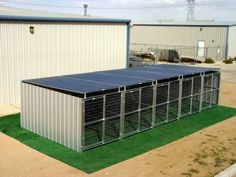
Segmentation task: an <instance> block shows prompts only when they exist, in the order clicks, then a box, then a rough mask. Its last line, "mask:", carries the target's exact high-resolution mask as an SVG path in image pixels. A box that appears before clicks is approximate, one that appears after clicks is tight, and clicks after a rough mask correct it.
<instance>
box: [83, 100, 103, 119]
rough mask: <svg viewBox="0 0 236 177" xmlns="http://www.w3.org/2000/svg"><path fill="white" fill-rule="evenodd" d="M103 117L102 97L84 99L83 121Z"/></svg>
mask: <svg viewBox="0 0 236 177" xmlns="http://www.w3.org/2000/svg"><path fill="white" fill-rule="evenodd" d="M102 118H103V97H97V98H88V99H86V100H85V123H89V122H94V121H98V120H101V119H102Z"/></svg>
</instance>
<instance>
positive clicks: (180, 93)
mask: <svg viewBox="0 0 236 177" xmlns="http://www.w3.org/2000/svg"><path fill="white" fill-rule="evenodd" d="M182 90H183V77H182V78H180V79H179V100H178V101H179V103H178V119H179V118H180V117H181V108H182Z"/></svg>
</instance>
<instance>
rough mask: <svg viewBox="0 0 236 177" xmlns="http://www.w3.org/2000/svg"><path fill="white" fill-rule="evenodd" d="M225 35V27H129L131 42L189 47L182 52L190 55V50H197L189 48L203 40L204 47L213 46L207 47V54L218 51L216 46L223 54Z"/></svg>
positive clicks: (210, 54)
mask: <svg viewBox="0 0 236 177" xmlns="http://www.w3.org/2000/svg"><path fill="white" fill-rule="evenodd" d="M200 28H202V29H200ZM226 36H227V27H197V26H196V27H191V26H148V25H146V26H139V25H137V26H136V25H134V26H133V27H132V28H131V43H138V44H153V45H166V46H172V47H173V46H176V47H177V48H178V47H181V46H182V47H189V50H188V49H184V50H183V52H185V53H186V55H190V54H189V53H191V52H192V53H196V52H197V51H196V50H197V48H196V49H195V51H194V50H193V51H192V50H190V48H191V47H197V46H198V41H200V40H203V41H205V47H215V48H214V49H213V48H209V49H208V56H209V57H213V58H214V57H215V56H216V54H217V52H218V47H219V50H221V51H219V52H220V53H221V54H222V56H224V52H225V48H224V47H225V45H226ZM222 46H223V47H222ZM132 49H134V48H132ZM134 50H135V49H134ZM137 50H140V49H137Z"/></svg>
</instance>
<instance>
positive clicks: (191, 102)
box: [190, 77, 194, 114]
mask: <svg viewBox="0 0 236 177" xmlns="http://www.w3.org/2000/svg"><path fill="white" fill-rule="evenodd" d="M193 81H194V78H193V77H192V81H191V82H192V85H191V100H190V114H192V107H193V86H194V85H193Z"/></svg>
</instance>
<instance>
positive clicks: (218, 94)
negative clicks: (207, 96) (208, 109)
mask: <svg viewBox="0 0 236 177" xmlns="http://www.w3.org/2000/svg"><path fill="white" fill-rule="evenodd" d="M220 78H221V73H220V72H219V73H218V77H217V79H218V88H217V89H218V93H217V102H216V103H217V104H219V97H220Z"/></svg>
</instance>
